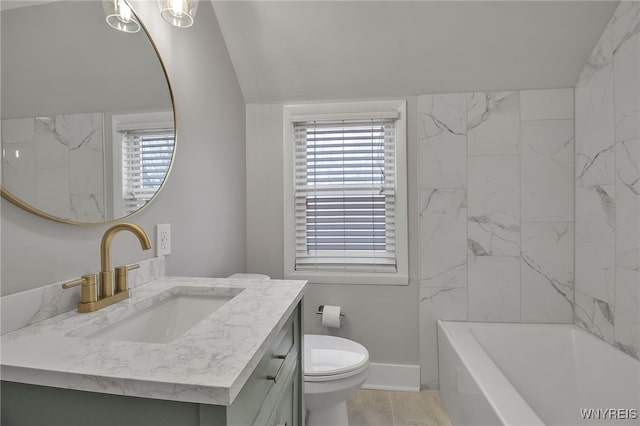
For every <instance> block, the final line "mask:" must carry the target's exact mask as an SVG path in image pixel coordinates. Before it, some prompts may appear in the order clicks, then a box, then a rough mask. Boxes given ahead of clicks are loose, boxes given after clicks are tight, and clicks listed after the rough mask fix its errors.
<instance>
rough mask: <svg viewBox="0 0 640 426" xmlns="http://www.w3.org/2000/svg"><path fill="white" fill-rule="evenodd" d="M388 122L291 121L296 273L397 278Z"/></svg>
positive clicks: (393, 174)
mask: <svg viewBox="0 0 640 426" xmlns="http://www.w3.org/2000/svg"><path fill="white" fill-rule="evenodd" d="M395 139H396V129H395V120H394V119H384V118H372V119H368V120H362V119H360V120H343V121H335V120H334V121H298V122H295V123H294V144H295V148H294V209H295V212H294V218H295V224H294V226H295V231H294V232H295V265H294V267H295V270H296V271H336V272H396V271H397V261H396V232H395V231H396V227H395V224H396V220H395V214H396V204H395V200H396V196H395V181H396V169H395V165H396V161H395V152H396V147H395Z"/></svg>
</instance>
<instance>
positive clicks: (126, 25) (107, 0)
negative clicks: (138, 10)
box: [102, 0, 141, 33]
mask: <svg viewBox="0 0 640 426" xmlns="http://www.w3.org/2000/svg"><path fill="white" fill-rule="evenodd" d="M102 7H103V8H104V12H105V13H106V14H107V24H109V26H110V27H111V28H114V29H116V30H118V31H122V32H125V33H137V32H138V31H140V28H141V27H140V23H139V22H138V19H137V18H136V16H135V15H134V14H133V11H132V10H131V7H130V6H129V4H128V3H127V2H126V1H125V0H102Z"/></svg>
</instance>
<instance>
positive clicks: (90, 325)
mask: <svg viewBox="0 0 640 426" xmlns="http://www.w3.org/2000/svg"><path fill="white" fill-rule="evenodd" d="M305 285H306V282H305V281H276V280H272V281H267V282H265V281H258V280H231V279H216V278H182V277H167V278H163V279H159V280H155V281H152V282H150V283H147V284H145V285H143V286H140V287H137V288H135V289H134V290H133V292H132V293H133V294H132V297H131V299H129V300H127V301H123V302H120V303H118V304H115V305H112V306H109V307H107V308H104V309H102V310H100V311H97V312H94V313H91V314H79V313H77V312H69V313H66V314H62V315H60V316H57V317H54V318H49V319H47V320H43V321H40V322H38V323H36V324H34V325H31V326H28V327H25V328H21V329H19V330H16V331H13V332H11V333H7V334H4V335H3V336H2V370H1V371H2V376H3V379H4V380H10V381H17V382H22V383H31V384H39V385H44V386H54V387H63V388H67V389H77V390H84V391H94V392H102V393H112V394H119V395H127V396H137V397H147V398H159V399H170V400H174V401H185V402H194V403H206V404H219V405H229V404H231V403H232V402H233V400H234V398H235V397H236V396H237V395H238V393H239V392H240V390H241V389H242V386H243V385H244V383H245V382H246V380H247V379H248V377H249V376H250V374H251V373H252V372H253V370H254V368H255V366H256V365H257V364H258V362H259V361H260V359H261V358H262V356H263V355H264V353H265V352H266V350H267V349H268V348H269V346H270V345H271V343H272V341H273V339H274V338H275V337H276V334H277V331H278V330H279V329H280V328H281V327H282V325H284V322H285V321H286V319H287V318H288V317H289V315H290V314H291V313H292V312H293V310H294V309H295V307H296V305H297V304H298V302H299V301H300V300H301V298H302V294H303V290H304V287H305ZM176 287H188V288H191V289H192V291H195V292H209V293H214V294H220V293H223V294H229V295H233V294H237V296H235V297H234V298H233V299H231V300H230V301H229V302H227V303H226V304H225V305H224V306H222V307H221V308H220V309H218V310H217V311H215V312H213V313H212V314H210V315H209V316H208V317H206V318H205V319H204V320H202V321H201V322H200V323H198V324H197V325H196V326H194V327H193V328H192V329H190V330H188V331H187V332H185V333H184V334H183V335H182V336H180V337H178V338H177V339H175V340H174V341H172V342H169V343H166V344H152V343H137V342H124V341H115V340H102V339H99V338H88V337H80V336H86V335H87V333H90V332H92V331H94V330H96V329H99V328H101V327H104V326H107V325H109V324H112V323H113V322H114V321H117V320H119V319H121V318H123V317H126V316H127V315H131V314H133V313H135V312H138V311H140V310H141V309H144V308H146V307H148V306H149V305H150V304H151V303H152V302H154V301H158V300H160V299H162V298H164V297H168V295H170V294H171V292H172V291H174V289H175V288H176ZM125 320H126V319H125ZM43 348H46V351H43ZM24 354H30V356H28V357H25V356H24Z"/></svg>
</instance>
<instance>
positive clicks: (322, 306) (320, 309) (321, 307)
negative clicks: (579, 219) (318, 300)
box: [316, 305, 344, 317]
mask: <svg viewBox="0 0 640 426" xmlns="http://www.w3.org/2000/svg"><path fill="white" fill-rule="evenodd" d="M323 312H324V305H320V306H318V312H316V315H322V313H323ZM340 316H341V317H343V316H344V312H340Z"/></svg>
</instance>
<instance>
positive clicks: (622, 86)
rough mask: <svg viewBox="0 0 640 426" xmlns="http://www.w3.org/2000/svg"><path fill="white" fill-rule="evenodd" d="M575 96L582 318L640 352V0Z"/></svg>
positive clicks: (620, 12) (603, 45)
mask: <svg viewBox="0 0 640 426" xmlns="http://www.w3.org/2000/svg"><path fill="white" fill-rule="evenodd" d="M575 96H576V101H575V107H576V153H575V162H576V179H575V185H576V190H575V191H576V221H575V227H576V246H575V250H576V260H575V262H576V263H575V271H576V285H575V287H576V289H575V297H576V299H575V302H576V305H575V323H576V324H577V325H579V326H580V327H582V328H584V329H586V330H588V331H590V332H591V333H593V334H594V335H596V336H598V337H599V338H601V339H603V340H605V341H606V342H608V343H611V344H613V345H615V346H616V347H618V348H619V349H621V350H623V351H624V352H626V353H628V354H629V355H631V356H633V357H635V358H639V359H640V2H638V1H622V2H621V3H620V5H619V6H618V8H617V9H616V11H615V13H614V15H613V17H612V18H611V21H610V22H609V24H608V26H607V28H606V29H605V31H604V32H603V34H602V36H601V38H600V40H599V41H598V44H597V45H596V46H595V48H594V50H593V52H592V54H591V56H590V58H589V60H588V62H587V64H586V65H585V67H584V69H583V70H582V73H581V74H580V78H579V80H578V83H577V85H576V88H575Z"/></svg>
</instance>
